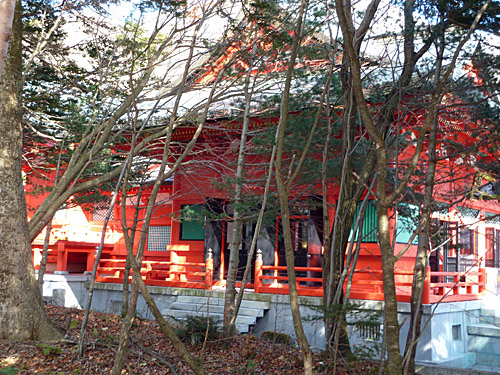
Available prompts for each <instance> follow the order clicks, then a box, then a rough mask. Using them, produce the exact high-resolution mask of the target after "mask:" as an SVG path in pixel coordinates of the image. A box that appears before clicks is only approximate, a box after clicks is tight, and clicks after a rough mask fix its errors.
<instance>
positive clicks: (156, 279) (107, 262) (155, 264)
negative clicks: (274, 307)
mask: <svg viewBox="0 0 500 375" xmlns="http://www.w3.org/2000/svg"><path fill="white" fill-rule="evenodd" d="M213 262H214V261H213V259H212V257H207V259H206V262H204V263H193V262H184V263H178V262H168V261H158V260H144V261H143V262H142V268H141V277H142V279H143V280H144V282H145V284H146V285H156V286H171V287H184V288H197V289H210V288H211V287H212V283H213V269H214V267H213ZM125 263H126V261H125V259H101V261H100V262H99V268H98V269H97V277H96V281H97V282H112V283H123V277H124V270H125ZM131 278H132V270H131V273H130V276H129V279H130V280H131Z"/></svg>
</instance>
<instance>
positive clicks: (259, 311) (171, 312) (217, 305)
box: [162, 295, 271, 333]
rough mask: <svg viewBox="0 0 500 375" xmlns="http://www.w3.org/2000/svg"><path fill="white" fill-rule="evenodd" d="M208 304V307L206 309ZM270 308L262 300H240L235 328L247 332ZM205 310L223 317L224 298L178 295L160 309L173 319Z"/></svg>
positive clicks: (204, 313) (211, 315) (204, 312)
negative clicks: (165, 306) (164, 307)
mask: <svg viewBox="0 0 500 375" xmlns="http://www.w3.org/2000/svg"><path fill="white" fill-rule="evenodd" d="M207 305H208V309H207ZM270 308H271V304H270V303H269V302H263V301H250V300H243V301H241V307H240V310H239V313H238V317H237V318H236V329H237V330H239V332H240V333H248V332H250V331H251V329H252V328H253V327H254V326H255V324H256V323H257V319H259V318H261V317H263V316H264V314H265V312H266V310H269V309H270ZM207 310H208V314H209V316H210V317H213V318H215V319H217V320H219V321H220V322H221V323H222V321H223V319H224V298H219V297H211V298H210V300H209V299H208V297H199V296H186V295H180V296H178V297H177V300H176V301H175V302H173V303H171V304H170V307H169V308H168V309H164V310H162V314H163V316H165V317H172V318H175V319H185V318H186V317H187V316H189V315H196V316H207Z"/></svg>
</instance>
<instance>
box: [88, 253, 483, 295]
mask: <svg viewBox="0 0 500 375" xmlns="http://www.w3.org/2000/svg"><path fill="white" fill-rule="evenodd" d="M124 268H125V259H102V260H101V262H100V264H99V268H98V276H97V281H99V282H114V283H116V282H123V272H124ZM213 268H214V265H213V259H212V256H211V252H209V253H208V255H207V259H206V261H205V262H203V263H201V262H200V263H190V262H182V263H181V262H173V261H159V260H151V259H146V260H144V261H143V263H142V268H141V277H142V278H143V280H144V281H145V283H146V284H147V285H157V286H173V287H184V288H201V289H210V288H212V285H213ZM295 271H296V275H297V277H296V286H297V292H298V294H299V295H303V296H318V297H321V296H323V286H322V285H323V279H322V277H321V272H322V270H321V267H295ZM394 280H395V284H396V294H397V299H398V301H400V302H409V301H410V297H411V287H412V281H413V272H412V271H402V270H395V271H394ZM431 280H432V281H433V282H431ZM485 287H486V270H485V269H484V268H479V269H478V270H477V271H467V272H432V271H430V268H429V267H428V268H427V270H426V277H425V280H424V288H423V292H422V303H423V304H430V303H437V302H440V301H445V302H452V301H467V300H475V299H479V298H480V297H481V295H482V294H483V293H484V291H485ZM254 288H255V293H273V294H288V292H289V282H288V276H287V273H286V267H285V266H270V265H264V264H263V261H262V254H261V253H260V252H259V251H258V252H257V260H256V262H255V275H254ZM344 290H345V286H344ZM350 298H351V299H362V300H379V301H383V300H384V284H383V281H382V271H381V270H373V269H359V270H355V273H354V277H353V282H352V285H351V290H350Z"/></svg>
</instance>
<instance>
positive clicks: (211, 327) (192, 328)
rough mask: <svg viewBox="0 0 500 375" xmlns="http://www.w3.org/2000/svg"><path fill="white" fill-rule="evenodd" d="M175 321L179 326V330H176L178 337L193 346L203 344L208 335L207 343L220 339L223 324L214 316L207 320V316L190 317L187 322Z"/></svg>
mask: <svg viewBox="0 0 500 375" xmlns="http://www.w3.org/2000/svg"><path fill="white" fill-rule="evenodd" d="M174 319H175V318H174ZM175 320H176V321H177V323H178V324H179V328H177V330H176V334H177V336H179V338H180V339H181V340H184V341H188V342H190V343H191V344H200V343H202V342H203V341H204V340H205V335H207V341H214V340H217V339H218V338H219V337H220V323H221V322H220V320H219V319H217V318H214V317H212V316H211V317H209V318H208V319H207V317H205V316H197V315H188V316H187V317H186V320H181V319H175ZM207 325H208V332H207Z"/></svg>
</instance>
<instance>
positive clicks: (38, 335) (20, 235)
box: [0, 2, 62, 341]
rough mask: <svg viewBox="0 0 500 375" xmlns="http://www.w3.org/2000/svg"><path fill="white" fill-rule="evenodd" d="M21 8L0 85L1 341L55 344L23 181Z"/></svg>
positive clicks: (17, 7) (16, 18)
mask: <svg viewBox="0 0 500 375" xmlns="http://www.w3.org/2000/svg"><path fill="white" fill-rule="evenodd" d="M21 52H22V23H21V4H20V3H19V2H17V3H16V11H15V17H14V22H13V28H12V38H11V43H10V45H9V50H8V58H7V61H6V64H5V68H4V72H3V74H2V77H1V79H0V129H1V133H2V136H1V137H0V238H1V239H2V241H1V243H0V255H1V257H2V261H1V262H0V284H1V288H0V301H1V303H0V339H8V340H41V341H49V340H56V339H59V338H61V337H62V335H61V334H60V333H59V332H58V331H57V330H56V329H55V328H54V327H53V326H52V324H51V323H50V321H49V318H48V316H47V314H46V312H45V309H44V307H43V304H42V296H41V294H40V289H39V287H38V284H37V281H36V278H35V270H34V267H33V257H32V250H31V243H30V241H29V232H28V222H27V212H26V201H25V197H24V186H23V179H22V168H21V163H22V159H21V154H22V139H23V135H22V104H21V92H22V87H21V85H20V83H21V80H22V77H21V66H22V56H21Z"/></svg>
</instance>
